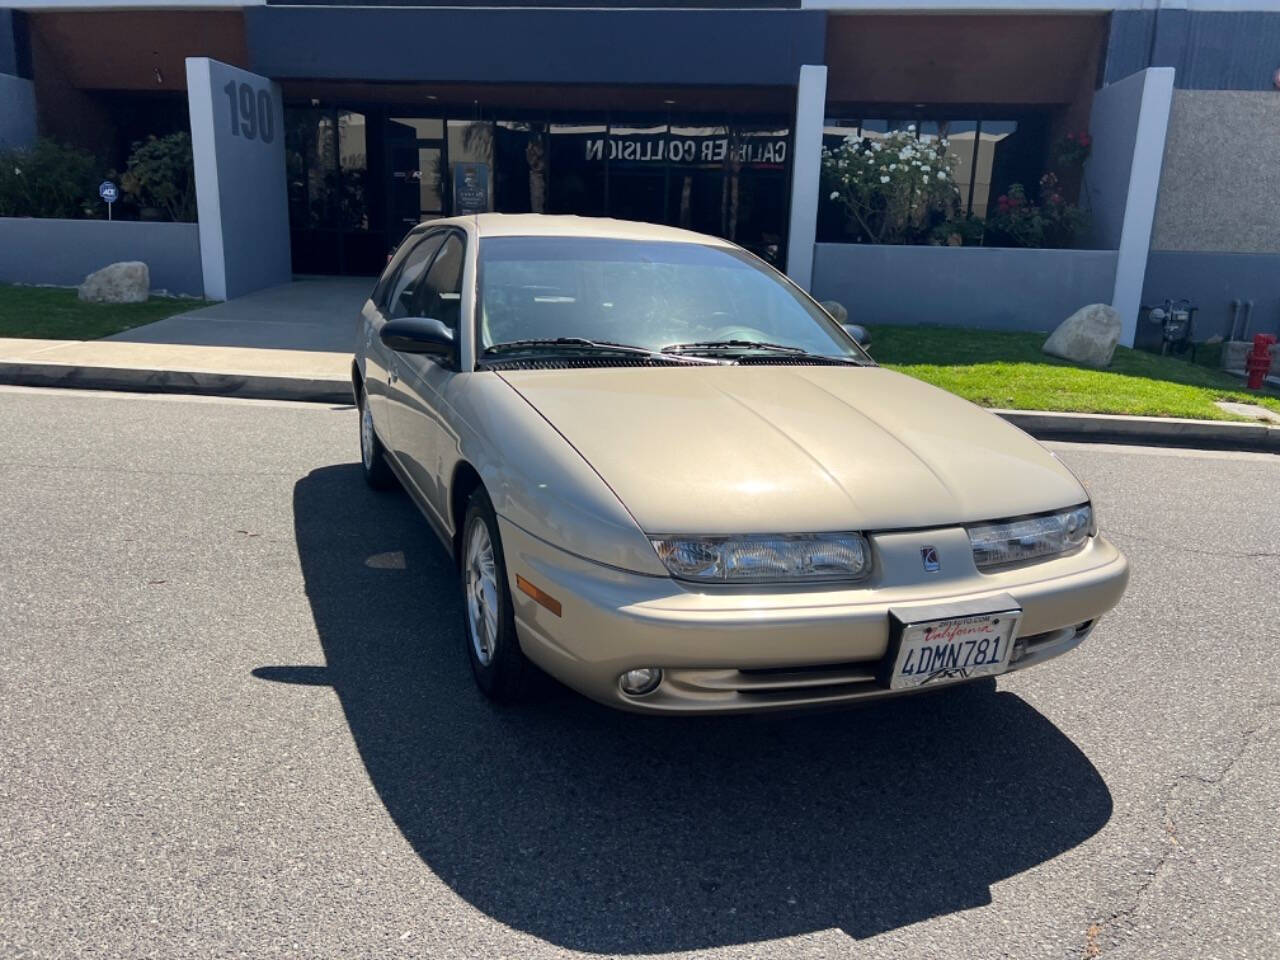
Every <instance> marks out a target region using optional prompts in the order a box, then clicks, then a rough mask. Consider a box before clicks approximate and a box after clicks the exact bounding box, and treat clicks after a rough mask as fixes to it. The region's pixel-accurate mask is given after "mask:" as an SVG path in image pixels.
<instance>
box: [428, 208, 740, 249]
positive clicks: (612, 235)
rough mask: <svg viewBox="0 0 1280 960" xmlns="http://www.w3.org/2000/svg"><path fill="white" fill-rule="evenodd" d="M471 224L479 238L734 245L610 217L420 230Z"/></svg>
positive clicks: (477, 218) (501, 217)
mask: <svg viewBox="0 0 1280 960" xmlns="http://www.w3.org/2000/svg"><path fill="white" fill-rule="evenodd" d="M466 222H470V223H471V224H472V225H473V226H474V228H475V231H476V234H477V235H478V236H480V237H481V238H484V237H597V238H601V239H610V240H648V241H651V242H659V243H701V244H706V245H710V246H717V247H732V246H733V244H731V243H729V242H728V241H727V240H723V239H721V238H720V237H712V236H708V235H707V234H704V233H694V232H693V231H692V230H681V229H680V228H679V227H666V226H663V225H661V224H657V223H640V222H638V221H635V220H614V219H612V218H611V217H578V216H570V215H567V214H546V213H478V214H474V215H472V216H468V217H451V218H449V219H448V220H432V221H429V223H426V224H423V225H422V226H423V227H427V226H431V227H438V226H443V225H446V224H450V223H455V224H458V225H462V224H463V223H466Z"/></svg>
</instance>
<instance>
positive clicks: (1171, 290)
mask: <svg viewBox="0 0 1280 960" xmlns="http://www.w3.org/2000/svg"><path fill="white" fill-rule="evenodd" d="M1183 297H1185V298H1186V299H1188V300H1190V301H1191V302H1192V303H1193V304H1195V305H1197V306H1199V308H1200V309H1199V311H1198V312H1197V314H1196V337H1197V339H1201V340H1203V339H1205V338H1207V337H1212V336H1215V335H1218V334H1221V335H1222V336H1227V335H1229V329H1228V324H1229V322H1230V315H1231V311H1230V304H1231V301H1232V300H1233V299H1238V300H1241V301H1244V300H1252V301H1253V311H1252V315H1251V321H1250V324H1249V332H1250V334H1254V333H1280V254H1275V253H1202V252H1198V251H1186V250H1152V251H1151V256H1150V259H1148V261H1147V278H1146V282H1145V284H1144V286H1143V288H1142V302H1143V303H1146V304H1152V305H1154V304H1159V303H1161V302H1162V301H1164V300H1165V299H1166V298H1173V299H1178V298H1183Z"/></svg>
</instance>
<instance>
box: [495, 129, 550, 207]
mask: <svg viewBox="0 0 1280 960" xmlns="http://www.w3.org/2000/svg"><path fill="white" fill-rule="evenodd" d="M493 126H494V130H493V202H494V209H495V210H500V211H501V212H503V213H545V212H546V209H547V127H546V124H544V123H522V122H519V121H514V120H510V121H504V120H500V121H498V122H497V123H495V124H494V125H493Z"/></svg>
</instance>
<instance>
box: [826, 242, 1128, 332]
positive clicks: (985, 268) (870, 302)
mask: <svg viewBox="0 0 1280 960" xmlns="http://www.w3.org/2000/svg"><path fill="white" fill-rule="evenodd" d="M1116 256H1117V255H1116V252H1115V251H1114V250H1008V249H999V248H994V247H908V246H887V245H885V246H881V245H870V244H857V243H820V244H818V245H817V250H816V252H815V254H814V258H813V295H814V296H815V297H817V298H818V299H819V300H838V301H840V302H841V303H842V304H844V305H845V307H846V308H847V309H848V310H849V316H850V318H851V319H853V320H856V321H858V322H866V323H899V324H917V323H942V324H947V325H954V326H958V327H981V328H984V329H991V330H1052V329H1053V328H1054V327H1056V326H1057V325H1058V324H1059V323H1061V322H1062V321H1063V320H1065V319H1066V318H1067V317H1068V316H1070V315H1071V314H1072V313H1074V312H1075V311H1076V310H1078V309H1079V308H1080V307H1083V306H1084V305H1085V304H1088V303H1110V302H1111V297H1112V294H1113V292H1114V290H1115V280H1116Z"/></svg>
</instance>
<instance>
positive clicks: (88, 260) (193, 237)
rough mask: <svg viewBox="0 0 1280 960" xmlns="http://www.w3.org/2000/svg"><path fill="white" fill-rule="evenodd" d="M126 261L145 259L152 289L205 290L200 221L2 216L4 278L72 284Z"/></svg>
mask: <svg viewBox="0 0 1280 960" xmlns="http://www.w3.org/2000/svg"><path fill="white" fill-rule="evenodd" d="M120 260H141V261H142V262H143V263H145V264H146V265H147V267H148V269H149V270H150V271H151V288H152V289H153V290H168V291H169V292H170V293H183V294H190V295H192V296H197V297H198V296H202V295H203V294H204V283H203V281H202V279H201V272H200V239H199V231H198V228H197V227H196V225H195V224H194V223H131V222H127V221H116V222H115V223H109V222H107V221H106V220H32V219H26V218H9V217H0V282H2V283H49V284H57V285H59V286H72V285H74V284H78V283H80V282H81V281H82V280H84V278H85V277H86V276H87V275H89V274H90V273H93V271H95V270H99V269H101V268H102V267H105V266H106V265H107V264H109V263H116V262H117V261H120Z"/></svg>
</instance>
